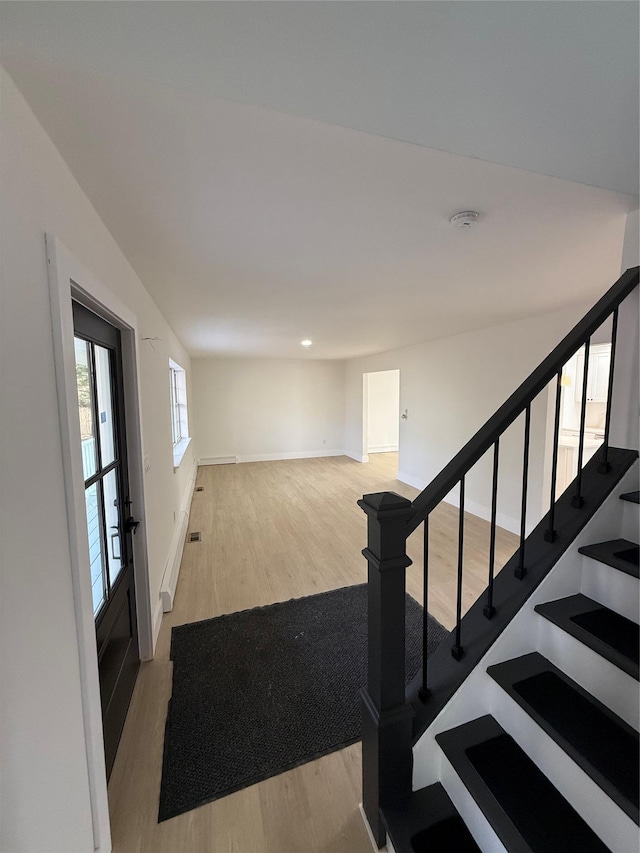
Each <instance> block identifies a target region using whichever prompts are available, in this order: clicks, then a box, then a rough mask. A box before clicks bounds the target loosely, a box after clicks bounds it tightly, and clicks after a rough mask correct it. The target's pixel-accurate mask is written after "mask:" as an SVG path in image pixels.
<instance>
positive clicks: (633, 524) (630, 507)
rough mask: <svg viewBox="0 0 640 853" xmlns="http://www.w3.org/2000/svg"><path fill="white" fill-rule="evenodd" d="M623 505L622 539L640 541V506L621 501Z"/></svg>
mask: <svg viewBox="0 0 640 853" xmlns="http://www.w3.org/2000/svg"><path fill="white" fill-rule="evenodd" d="M620 503H621V504H622V524H621V527H620V537H621V538H622V539H628V540H629V541H630V542H639V541H640V504H634V503H632V502H631V501H620Z"/></svg>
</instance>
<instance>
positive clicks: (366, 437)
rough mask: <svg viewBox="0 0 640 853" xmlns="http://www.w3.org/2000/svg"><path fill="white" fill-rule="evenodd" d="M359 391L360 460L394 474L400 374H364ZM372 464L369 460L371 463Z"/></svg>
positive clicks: (392, 372)
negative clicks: (360, 412) (360, 424)
mask: <svg viewBox="0 0 640 853" xmlns="http://www.w3.org/2000/svg"><path fill="white" fill-rule="evenodd" d="M362 380H363V388H362V458H363V461H364V462H368V461H369V460H371V458H372V456H373V455H374V454H375V457H374V459H375V462H376V464H379V465H380V466H381V467H384V469H385V472H386V473H387V474H388V475H389V476H392V477H394V478H395V477H396V475H397V473H398V455H399V452H400V371H399V370H379V371H374V372H371V373H364V374H363V377H362ZM372 461H373V460H372Z"/></svg>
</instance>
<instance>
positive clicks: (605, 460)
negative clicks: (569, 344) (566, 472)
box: [598, 308, 618, 474]
mask: <svg viewBox="0 0 640 853" xmlns="http://www.w3.org/2000/svg"><path fill="white" fill-rule="evenodd" d="M617 336H618V309H617V308H616V309H615V311H614V312H613V324H612V326H611V363H610V364H609V389H608V391H607V415H606V419H605V422H604V450H603V457H602V462H601V463H600V465H599V466H598V471H600V473H601V474H606V473H607V471H609V470H610V469H611V465H609V430H610V429H611V398H612V397H613V371H614V370H615V365H616V338H617Z"/></svg>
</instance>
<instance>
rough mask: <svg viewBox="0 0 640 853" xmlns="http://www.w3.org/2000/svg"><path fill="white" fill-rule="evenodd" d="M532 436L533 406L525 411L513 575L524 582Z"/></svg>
mask: <svg viewBox="0 0 640 853" xmlns="http://www.w3.org/2000/svg"><path fill="white" fill-rule="evenodd" d="M530 434H531V404H529V405H528V406H527V408H526V409H525V410H524V458H523V460H522V506H521V509H520V559H519V560H518V565H517V567H516V569H515V570H514V572H513V574H514V575H515V576H516V577H517V578H518V580H522V578H523V577H524V576H525V575H526V574H527V570H526V569H525V567H524V543H525V534H526V529H527V525H526V520H527V486H528V484H529V436H530Z"/></svg>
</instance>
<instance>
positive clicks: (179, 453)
mask: <svg viewBox="0 0 640 853" xmlns="http://www.w3.org/2000/svg"><path fill="white" fill-rule="evenodd" d="M190 444H191V436H189V438H183V439H182V441H179V442H178V443H177V444H174V445H173V470H174V472H175V471H177V470H178V468H179V467H180V463H181V462H182V459H183V457H184V454H185V453H186V452H187V447H189V445H190Z"/></svg>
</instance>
